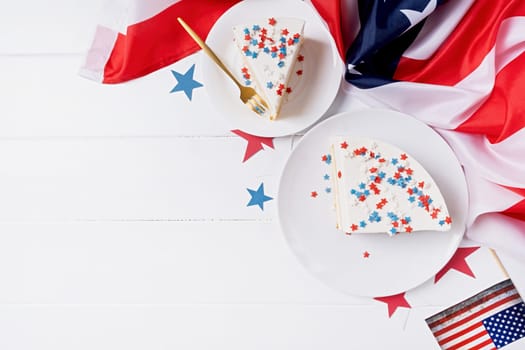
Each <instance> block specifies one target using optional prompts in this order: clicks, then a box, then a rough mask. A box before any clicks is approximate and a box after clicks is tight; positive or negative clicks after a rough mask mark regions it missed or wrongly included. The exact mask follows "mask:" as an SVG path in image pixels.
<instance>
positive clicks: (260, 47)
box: [258, 38, 264, 49]
mask: <svg viewBox="0 0 525 350" xmlns="http://www.w3.org/2000/svg"><path fill="white" fill-rule="evenodd" d="M261 39H262V40H263V41H264V38H261ZM258 46H259V49H262V48H264V43H263V42H262V41H261V42H260V43H259V45H258Z"/></svg>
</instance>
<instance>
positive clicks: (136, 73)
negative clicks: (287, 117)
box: [80, 0, 239, 84]
mask: <svg viewBox="0 0 525 350" xmlns="http://www.w3.org/2000/svg"><path fill="white" fill-rule="evenodd" d="M238 2H239V0H148V1H137V0H115V1H113V2H111V3H110V5H111V7H108V8H107V9H106V13H105V14H104V18H107V20H105V21H106V22H107V23H105V24H104V25H102V24H101V25H99V26H98V27H97V28H96V31H95V35H94V39H93V43H92V45H91V48H90V49H89V51H88V53H87V55H86V58H85V63H84V66H83V67H82V68H81V70H80V75H82V76H84V77H86V78H89V79H92V80H95V81H98V82H102V83H105V84H116V83H123V82H126V81H129V80H132V79H136V78H139V77H142V76H144V75H146V74H149V73H152V72H154V71H156V70H158V69H160V68H163V67H166V66H168V65H170V64H172V63H174V62H177V61H178V60H180V59H182V58H184V57H186V56H188V55H190V54H192V53H194V52H196V51H198V50H199V46H198V45H197V44H196V43H195V42H194V41H193V40H192V39H191V38H190V37H189V36H188V34H187V33H186V32H185V31H184V29H183V28H182V27H181V26H180V24H179V23H178V22H177V17H182V18H184V19H185V20H186V21H187V22H188V23H191V25H192V28H193V30H195V32H196V33H197V34H198V35H199V36H200V37H202V38H206V36H207V35H208V32H209V31H210V29H211V27H212V26H213V24H214V23H215V21H216V20H217V19H218V18H219V17H220V16H221V15H222V14H223V13H224V12H225V11H226V10H228V9H229V8H230V7H231V6H233V5H235V4H236V3H238Z"/></svg>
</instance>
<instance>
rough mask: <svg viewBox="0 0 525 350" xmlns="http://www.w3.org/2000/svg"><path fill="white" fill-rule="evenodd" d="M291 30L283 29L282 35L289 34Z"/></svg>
mask: <svg viewBox="0 0 525 350" xmlns="http://www.w3.org/2000/svg"><path fill="white" fill-rule="evenodd" d="M289 33H290V32H289V31H288V29H286V28H284V29H283V30H282V31H281V34H282V35H288V34H289Z"/></svg>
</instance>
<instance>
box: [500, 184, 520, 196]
mask: <svg viewBox="0 0 525 350" xmlns="http://www.w3.org/2000/svg"><path fill="white" fill-rule="evenodd" d="M500 186H502V187H504V188H506V189H507V190H511V191H512V192H514V193H517V194H519V195H520V196H522V197H525V188H517V187H510V186H503V185H500Z"/></svg>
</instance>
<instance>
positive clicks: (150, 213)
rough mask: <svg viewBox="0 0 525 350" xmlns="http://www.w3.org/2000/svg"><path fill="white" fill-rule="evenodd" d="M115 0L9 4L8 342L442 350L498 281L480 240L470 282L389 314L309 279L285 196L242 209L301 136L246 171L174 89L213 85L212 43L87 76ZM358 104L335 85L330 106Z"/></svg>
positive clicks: (0, 236)
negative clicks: (112, 80) (474, 301)
mask: <svg viewBox="0 0 525 350" xmlns="http://www.w3.org/2000/svg"><path fill="white" fill-rule="evenodd" d="M104 3H105V1H104V0H96V1H79V0H69V1H65V0H51V1H46V2H40V1H29V2H28V1H25V2H10V3H9V4H8V5H5V4H4V6H3V9H2V11H0V33H1V34H0V79H1V82H0V349H3V350H11V349H24V350H27V349H53V350H57V349H76V350H79V349H215V348H218V349H302V350H304V349H385V348H387V346H388V347H389V348H401V347H404V348H409V349H434V348H437V345H436V343H435V342H434V339H433V337H432V335H431V333H430V331H429V330H428V328H427V326H426V324H425V322H424V319H425V317H427V316H429V315H431V314H433V313H435V312H437V311H440V310H441V309H444V308H445V307H447V306H450V305H452V304H453V303H455V302H457V301H459V300H461V299H462V298H465V297H467V296H470V295H472V294H475V293H477V292H478V291H480V290H481V289H484V288H486V287H488V286H490V285H491V284H492V283H494V282H495V281H497V280H499V279H501V271H500V270H499V269H498V267H497V265H496V264H495V263H494V260H492V258H491V256H490V254H489V252H488V250H487V249H485V248H482V249H480V250H479V252H476V254H473V255H472V256H471V257H469V260H468V263H469V265H470V267H471V268H472V270H473V272H474V273H475V275H476V278H472V277H469V276H466V275H465V274H461V273H457V272H455V271H451V272H450V273H448V274H447V275H446V276H445V277H444V278H443V280H442V281H441V282H440V283H438V284H435V285H434V283H433V281H429V282H427V283H425V284H424V285H423V286H421V287H418V288H416V289H414V290H412V291H409V292H408V293H407V294H406V298H407V300H408V301H409V302H410V304H411V305H412V308H411V309H408V308H400V309H398V310H397V311H396V312H395V313H394V315H393V316H392V317H391V318H389V317H388V315H387V311H386V305H385V304H383V303H381V302H378V301H375V300H372V299H368V298H357V297H352V296H348V295H344V294H342V293H340V292H338V291H336V290H332V289H330V288H329V287H327V286H325V285H324V284H322V283H321V282H319V281H318V280H316V279H315V278H314V277H312V276H311V275H310V274H309V273H308V272H307V271H306V270H305V269H304V268H303V267H302V266H301V265H300V264H299V263H298V261H297V260H296V259H295V257H294V256H293V254H292V253H291V251H290V250H289V249H288V247H287V245H286V242H285V239H284V238H283V235H282V234H281V232H280V229H279V226H278V223H277V220H276V205H275V201H268V202H266V203H265V207H264V211H262V210H260V208H258V207H257V206H249V207H248V206H247V205H246V204H247V203H248V201H249V199H250V196H249V194H248V192H247V190H246V189H247V188H252V189H256V188H257V186H259V184H260V183H261V182H263V183H264V186H265V192H266V193H267V194H268V195H269V196H272V197H275V196H276V195H277V184H278V180H279V175H280V170H281V168H282V166H283V165H284V163H285V161H286V159H287V157H288V156H289V154H290V152H291V150H292V149H293V147H294V144H295V143H296V141H297V140H298V139H299V138H300V137H301V136H300V135H294V136H290V137H283V138H278V139H275V140H274V145H275V149H270V148H266V149H265V150H263V151H261V152H259V153H258V154H256V155H255V156H253V157H252V158H251V159H249V160H248V161H247V162H244V163H243V162H242V158H243V155H244V151H245V146H246V142H245V141H244V140H243V139H242V138H240V137H238V136H236V135H234V134H232V133H231V132H230V130H229V129H228V128H227V127H226V126H225V125H224V123H223V122H222V120H221V118H220V117H218V116H217V115H215V114H214V113H213V110H212V109H211V106H210V105H209V104H208V103H207V98H206V90H205V86H204V88H199V89H195V90H194V91H193V100H192V101H189V100H188V99H187V98H186V96H185V95H184V94H182V93H175V94H170V93H169V91H170V90H171V89H172V88H173V86H174V85H175V83H176V81H175V80H174V79H173V76H172V75H171V73H170V69H173V70H176V71H180V72H185V71H186V70H187V69H188V68H189V67H190V66H191V65H192V64H196V68H195V79H196V80H198V81H200V82H203V83H204V85H205V84H206V82H205V78H204V77H203V76H202V75H200V74H201V72H200V71H199V67H200V60H201V59H203V57H202V54H201V53H197V54H195V55H192V56H190V57H188V58H186V59H184V60H182V61H180V62H178V63H176V64H174V65H172V66H170V67H167V68H165V69H161V70H159V71H157V72H155V73H153V74H151V75H148V76H146V77H144V78H141V79H138V80H135V81H132V82H130V83H126V84H121V85H116V86H106V85H100V84H97V83H94V82H92V81H89V80H86V79H84V78H81V77H79V75H78V74H77V73H78V70H79V68H80V66H81V65H82V62H83V58H84V55H85V52H86V50H87V48H88V47H89V45H90V43H91V38H92V35H93V31H94V29H95V25H96V23H97V21H98V18H99V12H100V11H101V9H102V8H103V5H104ZM362 108H366V105H365V104H363V103H362V102H360V101H359V99H358V98H356V97H355V96H352V94H351V93H348V92H345V91H343V90H341V92H340V94H339V95H338V97H337V99H336V101H335V102H334V105H333V106H332V107H331V108H330V110H329V111H328V113H327V115H326V116H330V115H333V114H334V113H336V112H339V111H350V110H359V109H362ZM211 180H212V181H211ZM464 244H465V245H475V243H473V242H465V243H464ZM502 258H503V260H504V264H505V266H506V267H507V269H508V271H509V273H510V274H511V277H512V278H513V279H514V281H515V283H516V285H517V286H518V288H519V289H520V290H522V291H523V290H525V288H524V287H525V274H524V273H523V272H524V270H525V269H524V267H525V265H524V264H523V262H521V263H520V262H517V261H514V260H512V259H511V258H509V257H506V256H504V255H503V253H502ZM522 294H523V293H522ZM523 344H524V342H523V341H521V342H518V343H516V344H515V346H509V347H508V348H509V349H511V348H514V349H522V348H523V346H524V345H523Z"/></svg>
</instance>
